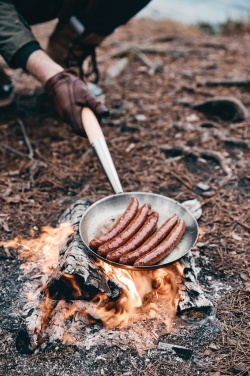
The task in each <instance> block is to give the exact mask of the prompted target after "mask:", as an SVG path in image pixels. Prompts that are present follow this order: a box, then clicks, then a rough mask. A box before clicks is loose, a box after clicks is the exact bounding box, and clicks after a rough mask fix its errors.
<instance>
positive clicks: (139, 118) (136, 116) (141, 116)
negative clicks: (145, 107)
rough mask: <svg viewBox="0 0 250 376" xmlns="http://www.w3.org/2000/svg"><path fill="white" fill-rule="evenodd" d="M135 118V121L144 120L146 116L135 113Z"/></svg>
mask: <svg viewBox="0 0 250 376" xmlns="http://www.w3.org/2000/svg"><path fill="white" fill-rule="evenodd" d="M135 118H136V120H137V121H145V120H146V119H147V118H146V116H145V115H143V114H138V115H135Z"/></svg>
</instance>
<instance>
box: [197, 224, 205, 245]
mask: <svg viewBox="0 0 250 376" xmlns="http://www.w3.org/2000/svg"><path fill="white" fill-rule="evenodd" d="M204 235H205V230H204V228H203V227H201V226H199V236H198V240H197V242H201V241H202V239H203V237H204Z"/></svg>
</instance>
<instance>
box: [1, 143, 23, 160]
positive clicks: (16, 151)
mask: <svg viewBox="0 0 250 376" xmlns="http://www.w3.org/2000/svg"><path fill="white" fill-rule="evenodd" d="M0 147H2V148H3V149H4V150H6V151H9V152H11V153H13V154H15V155H18V156H19V157H22V158H26V159H30V157H29V156H28V154H24V153H21V152H20V151H18V150H16V149H13V148H12V147H11V146H8V145H5V144H2V143H0Z"/></svg>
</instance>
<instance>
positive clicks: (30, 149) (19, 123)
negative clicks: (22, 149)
mask: <svg viewBox="0 0 250 376" xmlns="http://www.w3.org/2000/svg"><path fill="white" fill-rule="evenodd" d="M17 124H18V125H19V126H20V128H21V131H22V133H23V137H24V141H25V142H26V145H27V147H28V149H29V154H28V157H29V159H33V158H34V150H33V148H32V146H31V143H30V140H29V137H28V135H27V133H26V129H25V126H24V123H23V122H22V120H20V119H17Z"/></svg>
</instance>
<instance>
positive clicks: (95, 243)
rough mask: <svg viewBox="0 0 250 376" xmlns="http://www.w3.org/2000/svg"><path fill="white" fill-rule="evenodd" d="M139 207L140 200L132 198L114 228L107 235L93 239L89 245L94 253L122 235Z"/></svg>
mask: <svg viewBox="0 0 250 376" xmlns="http://www.w3.org/2000/svg"><path fill="white" fill-rule="evenodd" d="M138 206H139V203H138V200H137V199H136V198H135V197H131V199H130V202H129V205H128V207H127V209H126V210H125V212H124V213H123V214H122V216H121V217H120V218H119V219H118V221H117V222H116V223H115V224H114V226H113V227H112V228H111V229H110V230H109V231H108V232H107V233H106V234H104V235H102V236H100V237H99V238H94V239H92V240H91V242H90V243H89V247H90V248H91V249H92V250H93V251H96V250H97V249H98V248H99V247H100V246H101V245H102V244H104V243H106V242H108V241H110V240H111V239H113V238H114V237H115V236H117V235H118V234H120V233H121V232H122V231H123V230H124V229H125V228H126V227H127V226H128V224H129V223H130V222H131V221H132V220H133V219H134V217H135V216H136V213H137V211H138Z"/></svg>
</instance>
